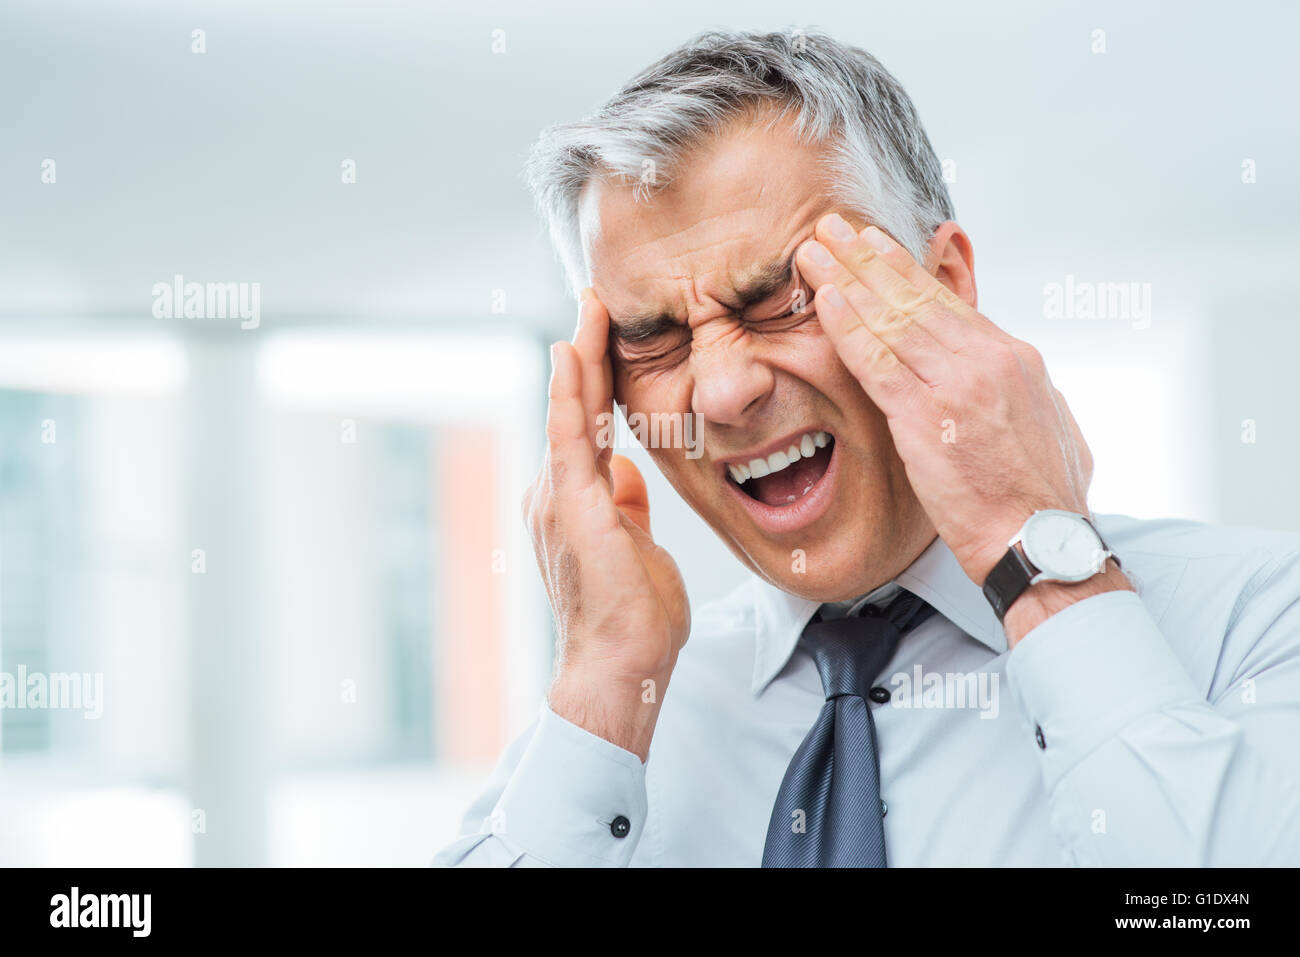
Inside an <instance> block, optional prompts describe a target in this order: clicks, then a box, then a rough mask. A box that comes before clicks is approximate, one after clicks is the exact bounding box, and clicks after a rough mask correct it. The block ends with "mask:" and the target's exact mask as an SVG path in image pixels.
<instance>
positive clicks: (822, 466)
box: [727, 431, 835, 508]
mask: <svg viewBox="0 0 1300 957" xmlns="http://www.w3.org/2000/svg"><path fill="white" fill-rule="evenodd" d="M834 447H835V437H834V436H833V435H831V434H830V433H829V432H820V431H819V432H805V433H804V434H803V435H801V436H799V437H798V438H797V439H795V440H792V442H791V444H790V445H789V446H788V447H787V448H785V449H780V450H778V451H776V452H772V453H771V454H770V455H767V456H765V457H764V458H760V459H752V460H750V461H749V462H748V463H745V464H731V465H728V466H727V477H728V479H729V480H730V481H731V482H732V483H733V484H735V485H736V486H737V487H738V488H739V489H740V490H741V491H742V492H744V493H745V494H746V495H748V496H749V497H750V498H752V499H754V500H756V501H759V502H762V503H763V504H764V505H767V506H768V507H770V508H783V507H786V506H790V505H794V504H795V503H796V502H798V501H799V500H800V499H802V498H803V497H804V496H805V495H807V494H808V493H809V492H811V491H812V490H813V488H814V486H816V485H817V483H818V482H819V481H821V479H822V477H823V476H824V475H825V474H826V470H827V468H828V467H829V466H830V462H831V454H832V451H833V450H834Z"/></svg>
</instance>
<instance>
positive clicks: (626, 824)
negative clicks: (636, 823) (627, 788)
mask: <svg viewBox="0 0 1300 957" xmlns="http://www.w3.org/2000/svg"><path fill="white" fill-rule="evenodd" d="M631 830H632V822H631V821H629V820H628V819H627V818H625V817H624V816H623V815H622V814H620V815H619V816H618V817H616V818H614V820H612V821H610V822H609V833H611V834H613V835H614V836H615V837H627V835H628V832H629V831H631Z"/></svg>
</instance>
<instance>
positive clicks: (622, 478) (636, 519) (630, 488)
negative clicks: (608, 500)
mask: <svg viewBox="0 0 1300 957" xmlns="http://www.w3.org/2000/svg"><path fill="white" fill-rule="evenodd" d="M610 473H611V475H612V476H613V481H614V504H615V505H616V506H617V507H618V510H619V511H620V512H622V513H623V514H624V515H626V516H627V517H628V518H629V519H631V521H632V523H633V524H634V525H636V526H637V527H638V528H640V529H641V531H643V532H645V533H646V534H647V535H649V534H650V495H649V493H648V492H647V491H646V487H645V479H644V478H642V477H641V471H640V469H638V468H637V467H636V466H635V465H634V464H633V463H632V460H631V459H629V458H627V457H626V456H623V455H615V456H613V457H612V458H611V459H610Z"/></svg>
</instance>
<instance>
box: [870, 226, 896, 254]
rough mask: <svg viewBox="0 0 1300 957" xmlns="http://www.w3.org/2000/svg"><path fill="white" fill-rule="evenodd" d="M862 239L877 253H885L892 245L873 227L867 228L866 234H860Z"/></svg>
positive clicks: (889, 240)
mask: <svg viewBox="0 0 1300 957" xmlns="http://www.w3.org/2000/svg"><path fill="white" fill-rule="evenodd" d="M862 238H863V239H865V240H866V241H867V244H868V245H869V246H871V247H872V248H873V249H875V250H876V251H877V252H882V253H887V252H889V250H890V248H891V247H892V246H893V245H894V243H893V241H892V240H891V239H890V238H889V237H888V236H886V235H885V234H884V232H882V231H881V230H880V229H879V228H877V227H875V226H868V227H867V230H866V232H864V233H863V234H862Z"/></svg>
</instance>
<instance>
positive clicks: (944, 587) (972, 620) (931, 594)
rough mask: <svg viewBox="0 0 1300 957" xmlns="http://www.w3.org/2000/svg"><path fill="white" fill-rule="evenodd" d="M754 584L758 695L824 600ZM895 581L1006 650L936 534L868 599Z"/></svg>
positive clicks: (995, 624) (981, 600) (977, 594)
mask: <svg viewBox="0 0 1300 957" xmlns="http://www.w3.org/2000/svg"><path fill="white" fill-rule="evenodd" d="M755 584H756V585H757V600H756V615H755V629H756V637H757V648H756V652H755V655H754V677H753V683H752V686H751V690H752V691H753V693H754V694H756V695H757V694H760V693H761V692H762V691H763V689H764V688H766V687H767V686H768V685H769V684H771V683H772V680H773V679H774V678H775V677H776V676H777V675H778V674H780V673H781V670H782V669H783V668H784V667H785V665H786V662H788V661H789V660H790V656H791V655H792V654H794V649H795V646H796V645H798V643H799V636H800V635H802V634H803V630H804V627H805V626H806V625H807V624H808V622H809V621H810V620H811V619H812V616H813V613H814V612H816V611H817V609H818V608H820V607H821V604H822V603H821V602H819V601H814V600H812V599H810V598H800V597H799V596H797V595H791V594H790V593H789V592H785V591H782V590H781V589H779V588H777V587H776V586H775V585H772V584H770V583H768V582H765V581H763V580H762V579H756V582H755ZM891 584H898V585H901V586H903V587H904V588H906V589H907V590H908V591H910V592H912V593H913V594H915V595H918V596H920V597H921V598H924V599H925V600H926V601H927V602H929V603H930V604H931V605H933V606H934V609H935V611H937V612H938V613H939V614H941V615H943V617H944V618H947V619H948V620H949V621H950V622H952V623H953V624H954V625H956V626H957V627H958V628H960V629H961V630H962V631H964V632H965V633H966V634H968V635H970V636H971V637H972V638H974V639H975V640H976V641H979V642H980V643H982V644H984V645H986V646H987V647H988V648H989V650H991V651H993V652H994V653H995V654H999V655H1000V654H1002V653H1003V652H1005V651H1006V650H1007V636H1006V632H1005V631H1003V630H1002V623H1001V622H1000V621H998V618H997V615H995V614H994V613H993V608H992V606H990V605H989V603H988V600H987V599H986V598H985V597H984V592H983V591H982V590H981V589H980V587H979V586H978V585H976V584H975V583H974V582H973V581H971V580H970V578H969V577H967V575H966V573H965V572H964V571H962V567H961V565H959V564H958V563H957V557H956V556H955V555H953V553H952V550H951V549H949V548H948V546H947V545H945V544H944V542H943V539H941V538H939V537H938V536H935V539H934V541H933V542H931V543H930V545H929V546H928V547H927V548H926V549H925V551H923V552H922V553H921V554H920V556H918V557H917V559H916V561H914V562H912V564H911V565H909V566H908V567H907V568H906V569H905V570H904V571H903V572H901V573H900V574H899V576H898V577H897V578H895V579H894V580H893V582H890V583H886V584H885V585H882V586H880V588H877V589H876V590H875V591H873V592H872V593H871V594H870V595H868V596H867V600H868V601H870V600H871V599H872V597H873V596H874V595H876V594H878V593H880V594H883V593H885V592H886V591H888V590H889V586H890V585H891Z"/></svg>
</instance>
